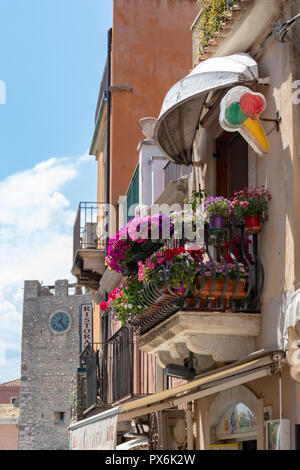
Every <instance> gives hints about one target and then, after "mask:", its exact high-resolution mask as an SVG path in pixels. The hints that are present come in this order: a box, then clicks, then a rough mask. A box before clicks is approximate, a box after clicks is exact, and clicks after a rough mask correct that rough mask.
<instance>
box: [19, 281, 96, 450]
mask: <svg viewBox="0 0 300 470" xmlns="http://www.w3.org/2000/svg"><path fill="white" fill-rule="evenodd" d="M91 303H92V299H91V296H90V295H83V294H82V292H81V288H80V287H78V286H74V285H72V286H70V285H69V283H68V281H67V280H59V281H56V282H55V285H54V286H47V287H42V286H41V284H40V283H39V282H38V281H25V287H24V308H23V331H22V364H21V388H20V421H19V449H20V450H38V449H45V450H46V449H49V450H58V449H68V448H69V437H68V432H67V428H68V424H69V421H70V410H69V409H70V406H69V395H70V386H71V381H72V379H73V376H74V373H75V371H76V369H77V368H78V367H79V347H80V346H79V339H80V334H79V318H80V312H81V309H82V306H86V305H90V304H91Z"/></svg>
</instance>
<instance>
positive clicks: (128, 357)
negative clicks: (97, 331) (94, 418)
mask: <svg viewBox="0 0 300 470" xmlns="http://www.w3.org/2000/svg"><path fill="white" fill-rule="evenodd" d="M153 360H154V358H153V357H150V356H148V355H147V354H146V353H144V352H143V351H139V350H138V348H137V342H136V337H135V335H134V331H133V328H127V327H123V328H121V329H119V330H118V331H117V332H116V333H115V334H114V335H113V336H111V337H110V338H108V339H107V341H106V342H105V343H92V344H91V345H89V346H88V347H87V348H86V350H85V351H84V352H83V353H82V354H81V355H80V363H81V367H84V368H85V370H86V378H87V386H86V389H87V393H86V408H87V409H88V408H89V407H91V406H92V405H96V404H99V403H101V404H104V405H107V404H112V403H116V402H118V401H120V400H122V399H126V398H130V397H131V396H137V395H147V394H149V393H153V380H152V381H151V378H150V376H151V371H152V372H153V374H154V369H153V368H151V361H153ZM152 365H153V364H152ZM152 369H153V370H152Z"/></svg>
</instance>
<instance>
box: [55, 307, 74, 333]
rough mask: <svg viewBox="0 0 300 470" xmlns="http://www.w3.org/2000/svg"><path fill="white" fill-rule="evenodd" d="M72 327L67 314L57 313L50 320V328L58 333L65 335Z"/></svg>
mask: <svg viewBox="0 0 300 470" xmlns="http://www.w3.org/2000/svg"><path fill="white" fill-rule="evenodd" d="M70 325H71V318H70V316H69V315H68V314H67V313H65V312H56V313H55V314H54V315H52V317H51V318H50V326H51V328H52V330H53V331H55V332H56V333H64V332H65V331H67V330H68V329H69V327H70Z"/></svg>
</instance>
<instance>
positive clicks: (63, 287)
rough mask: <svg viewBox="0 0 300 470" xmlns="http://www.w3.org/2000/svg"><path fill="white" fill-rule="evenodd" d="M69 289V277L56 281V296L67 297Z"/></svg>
mask: <svg viewBox="0 0 300 470" xmlns="http://www.w3.org/2000/svg"><path fill="white" fill-rule="evenodd" d="M68 290H69V281H68V280H67V279H60V280H59V281H55V296H56V297H66V296H67V295H68Z"/></svg>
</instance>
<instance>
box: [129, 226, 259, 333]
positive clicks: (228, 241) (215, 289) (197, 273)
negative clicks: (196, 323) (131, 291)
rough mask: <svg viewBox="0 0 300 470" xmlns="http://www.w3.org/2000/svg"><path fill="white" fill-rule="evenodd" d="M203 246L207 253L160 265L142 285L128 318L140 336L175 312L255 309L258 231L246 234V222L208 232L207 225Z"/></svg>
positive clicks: (257, 299) (249, 310)
mask: <svg viewBox="0 0 300 470" xmlns="http://www.w3.org/2000/svg"><path fill="white" fill-rule="evenodd" d="M236 233H239V235H236ZM182 243H183V242H182ZM204 245H205V253H206V254H205V257H202V256H199V255H197V256H196V257H194V258H192V257H191V256H189V255H188V254H186V255H183V256H182V259H181V260H180V261H177V260H176V261H175V262H174V261H170V262H169V263H167V264H162V265H159V266H158V267H157V268H156V269H155V272H154V276H153V279H152V280H151V281H150V282H147V283H146V282H144V283H142V284H141V289H140V291H139V294H138V298H139V306H140V308H139V311H138V312H137V311H132V312H131V320H130V323H131V324H132V325H133V326H134V327H135V328H136V329H137V330H138V331H139V333H140V334H143V333H145V332H146V331H148V330H149V329H151V328H152V327H153V326H155V325H156V324H158V323H160V322H162V321H164V320H165V319H166V318H168V317H169V316H170V315H172V314H173V313H175V312H176V311H178V310H201V311H214V312H216V311H223V312H224V311H230V312H245V313H258V312H259V310H260V295H261V293H262V290H263V286H264V270H263V266H262V263H261V261H260V259H259V255H258V234H254V235H252V236H251V239H249V238H245V227H244V225H234V224H233V223H232V222H230V223H229V224H227V226H226V227H225V231H224V233H223V234H222V233H218V234H216V235H214V236H212V235H211V234H210V232H209V228H208V225H207V224H205V227H204ZM249 246H251V248H250V250H249ZM195 266H196V268H195Z"/></svg>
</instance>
